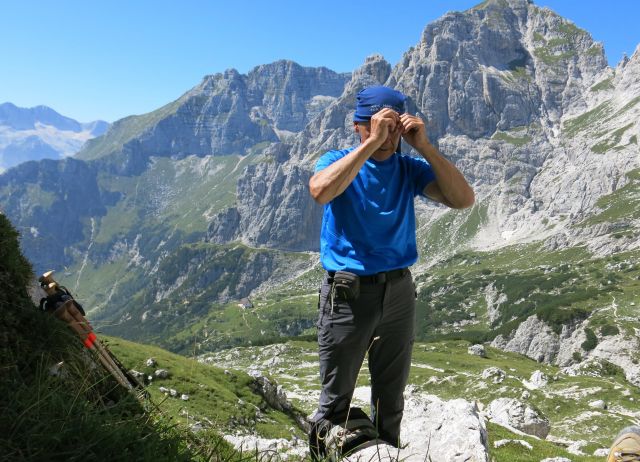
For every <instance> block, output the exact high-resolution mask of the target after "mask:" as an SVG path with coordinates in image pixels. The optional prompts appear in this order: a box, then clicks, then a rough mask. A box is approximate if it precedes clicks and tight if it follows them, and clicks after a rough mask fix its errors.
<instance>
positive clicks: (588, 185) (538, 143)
mask: <svg viewBox="0 0 640 462" xmlns="http://www.w3.org/2000/svg"><path fill="white" fill-rule="evenodd" d="M638 59H640V58H639V57H637V56H635V55H634V57H633V58H632V59H631V64H630V65H626V66H624V67H623V68H619V69H616V70H615V71H614V70H612V69H609V68H607V65H606V59H605V57H604V52H603V48H602V45H601V44H599V43H596V42H594V41H593V40H592V39H591V37H590V36H589V34H588V33H587V32H585V31H583V30H580V29H578V28H577V27H576V26H575V25H573V24H572V23H570V22H569V21H567V20H565V19H563V18H561V17H560V16H558V15H556V14H555V13H553V12H552V11H550V10H548V9H544V8H539V7H537V6H535V5H533V4H530V3H529V2H527V1H524V0H523V1H515V0H514V1H510V2H498V1H488V2H485V3H483V4H482V5H479V6H478V7H476V8H473V9H471V10H468V11H465V12H463V13H450V14H447V15H445V16H444V17H443V18H441V19H439V20H438V21H436V22H434V23H433V24H430V25H429V26H427V28H426V29H425V31H424V33H423V34H422V37H421V40H420V42H419V43H418V44H417V45H416V46H415V47H412V48H411V49H410V50H409V51H408V52H407V53H405V55H404V57H403V58H402V60H401V62H400V63H398V65H396V66H395V68H394V69H393V70H391V69H390V66H389V65H388V64H387V63H386V62H384V60H383V59H382V58H381V57H371V58H369V59H368V60H367V62H366V63H365V64H364V66H363V67H361V68H360V69H358V70H357V71H355V72H354V74H353V76H352V78H351V81H350V82H349V83H348V84H347V86H346V87H345V90H344V92H343V93H342V95H341V96H340V97H339V98H338V99H337V100H336V101H334V102H333V103H331V104H330V105H329V107H327V108H326V109H325V110H324V111H323V112H321V113H320V114H319V115H318V117H317V118H316V120H314V121H313V123H311V124H309V125H308V126H307V127H306V128H305V130H303V131H302V132H301V133H300V134H298V135H297V136H296V137H295V138H293V139H291V140H289V141H288V143H287V144H288V145H289V147H288V149H286V148H282V147H281V148H279V149H280V150H281V151H285V150H288V152H289V159H288V160H287V159H282V161H281V162H278V165H277V166H273V167H271V168H268V169H264V170H261V171H259V172H256V171H254V170H249V171H247V172H246V174H245V177H244V178H243V179H242V180H241V181H240V182H239V188H238V192H239V197H238V203H239V206H238V213H239V215H240V217H241V219H240V220H239V221H238V223H237V227H236V230H235V232H233V233H231V236H232V238H233V239H237V238H241V239H243V240H244V241H245V242H248V243H252V244H261V245H268V246H272V247H285V248H292V247H293V248H303V247H304V246H303V245H301V244H303V243H315V244H313V245H312V246H310V247H308V248H309V249H317V242H318V240H317V236H318V234H317V233H318V228H317V226H316V224H317V222H318V216H319V215H320V213H321V211H320V208H319V207H317V206H314V204H313V203H312V202H311V201H310V200H309V198H308V197H306V195H305V191H304V188H301V189H300V190H299V191H297V190H295V189H294V190H290V189H276V188H274V189H273V190H272V191H268V192H266V194H267V195H266V196H265V195H264V194H265V190H264V188H261V187H260V186H259V184H260V183H261V182H264V183H271V182H272V181H280V182H281V181H282V180H278V178H279V177H281V176H282V175H289V174H290V175H292V176H294V177H296V179H300V180H302V181H303V182H304V180H306V179H307V178H308V177H309V176H310V173H311V171H312V168H313V164H314V162H315V160H316V159H317V157H318V156H319V155H320V154H321V153H322V152H325V151H326V150H328V149H332V148H343V147H346V146H349V145H352V144H355V143H357V140H356V139H355V136H354V133H353V129H352V123H351V114H352V112H351V111H352V110H353V104H354V96H355V93H356V92H357V91H358V90H360V89H361V88H363V87H365V86H367V85H372V84H385V85H389V86H392V87H395V88H398V89H399V90H401V91H403V92H404V93H405V94H407V95H408V96H409V97H410V102H409V107H410V110H411V111H412V112H418V113H420V114H422V115H423V116H424V117H425V118H426V120H427V124H428V130H429V134H430V137H431V139H432V140H433V141H434V142H435V143H437V144H438V145H439V147H440V149H441V151H442V152H443V154H445V155H446V156H447V157H448V158H449V159H451V160H452V161H454V162H455V163H456V164H457V166H458V167H459V168H460V169H461V170H462V171H463V173H464V174H465V176H466V177H467V178H469V179H470V181H471V182H472V183H473V185H474V187H475V189H476V192H477V197H478V203H483V204H485V206H486V207H487V209H488V216H490V217H491V218H490V223H487V226H486V227H485V228H484V229H483V230H482V231H480V232H478V233H477V236H476V237H475V239H474V240H473V242H471V245H472V246H473V247H475V248H480V249H484V248H492V247H495V246H503V245H507V244H511V243H514V242H521V241H527V240H533V239H539V238H540V237H541V235H551V234H557V233H558V232H559V231H560V229H554V230H552V231H550V230H549V229H548V227H547V226H545V225H543V224H542V223H543V222H545V221H546V222H547V223H549V222H551V223H553V224H555V223H557V222H558V221H560V220H561V219H562V218H563V217H564V216H565V215H571V217H572V218H573V222H576V221H578V220H580V219H581V218H584V217H585V216H586V215H587V214H589V213H590V212H591V211H592V207H593V205H594V203H595V201H596V200H597V198H598V197H600V196H602V195H604V194H607V193H610V192H612V191H614V190H615V189H616V188H617V187H619V185H620V182H624V181H625V179H624V173H625V172H626V171H629V170H630V169H632V168H634V166H636V159H635V158H636V156H635V152H636V150H635V148H636V146H637V144H633V143H630V144H627V145H620V148H619V149H618V150H616V151H615V152H614V153H612V154H611V155H607V156H601V155H596V154H594V152H593V150H591V149H588V148H587V147H588V146H590V145H591V144H594V141H592V140H591V139H589V140H585V137H587V138H590V137H591V136H592V135H591V134H590V133H592V132H591V131H590V130H587V129H586V128H587V127H582V126H581V123H583V120H582V119H579V117H580V114H587V115H586V116H584V117H583V118H586V119H587V120H586V121H584V122H585V123H587V124H588V123H590V122H592V117H590V114H591V112H590V110H592V109H593V108H594V107H597V106H598V105H599V104H602V101H607V100H609V101H610V102H609V103H608V104H614V101H616V100H619V101H622V99H621V98H620V97H619V96H618V97H616V96H614V95H616V94H618V95H619V94H620V93H624V94H625V95H626V97H625V101H629V100H633V97H634V95H635V92H636V89H635V88H636V85H637V80H638V74H637V71H636V70H635V69H634V67H635V66H636V61H638ZM607 79H608V80H607ZM598 82H607V84H606V85H605V84H602V83H601V84H600V86H599V87H598ZM618 82H620V83H621V85H622V82H625V83H624V84H623V86H618ZM594 88H595V89H594ZM622 107H623V106H622V105H619V106H618V107H617V109H618V110H620V109H622ZM633 107H635V105H633ZM632 109H633V108H631V107H629V108H626V110H627V111H628V110H632ZM610 110H611V112H610V113H611V114H615V113H616V112H617V111H616V110H614V109H613V107H611V108H610ZM632 113H633V111H632ZM625 117H632V114H627V115H626V116H625ZM593 119H594V120H593V122H594V123H604V126H603V127H602V131H601V132H600V134H601V135H607V134H611V133H612V132H614V131H615V129H616V127H619V126H620V124H622V123H624V122H623V121H622V120H619V118H615V117H614V118H610V119H608V120H606V121H601V120H597V121H596V120H595V117H593ZM625 120H626V119H625ZM634 130H635V131H634ZM637 130H638V128H637V125H635V126H632V127H629V128H628V133H627V135H626V136H627V139H631V137H632V136H633V135H632V134H631V133H635V132H637ZM283 157H284V156H283ZM300 168H302V169H303V171H304V172H305V174H304V175H301V173H300V170H299V169H300ZM595 169H598V170H599V172H600V173H599V174H596V173H595V172H594V170H595ZM559 171H562V172H567V174H569V175H572V177H571V180H572V181H558V172H559ZM256 176H259V177H260V179H259V180H256V179H255V178H256ZM596 178H597V179H596ZM254 182H257V184H256V185H255V188H248V189H247V187H246V186H247V185H252V184H253V183H254ZM266 200H268V202H269V203H271V204H273V206H271V207H267V208H266V209H265V208H264V207H260V206H259V204H261V203H264V202H265V201H266ZM292 202H293V203H296V204H299V210H298V211H292V210H291V207H290V204H291V203H292ZM258 207H260V208H259V209H260V213H259V214H253V213H252V212H251V211H254V210H256V209H257V208H258ZM292 213H293V214H294V215H295V217H296V220H295V222H296V223H298V226H300V228H298V229H299V231H298V234H300V235H304V236H305V237H307V236H309V237H310V236H312V238H305V239H306V240H305V241H302V242H299V243H298V244H297V246H292V245H291V237H290V236H291V234H290V232H285V233H281V236H284V239H283V238H281V237H279V235H278V233H272V232H270V231H272V228H271V227H264V226H263V223H264V222H265V221H267V222H269V223H275V224H276V226H275V227H276V228H278V229H288V230H289V231H292V229H291V228H289V227H288V223H286V221H277V220H278V217H283V216H291V214H292ZM439 213H441V212H440V211H436V210H435V209H431V210H426V211H425V214H424V218H425V219H426V220H430V219H431V218H430V217H434V216H435V217H437V216H438V214H439ZM243 214H244V218H242V217H243ZM265 218H267V219H266V220H265ZM305 218H306V220H304V219H305ZM221 219H223V217H220V218H218V219H214V222H213V226H212V227H211V228H210V238H211V239H213V240H214V241H224V236H221V235H220V236H216V235H215V234H216V233H215V230H216V229H218V228H219V227H220V225H219V224H218V221H220V220H221ZM274 220H276V221H274ZM565 225H566V223H565V224H563V225H562V226H560V227H559V228H565ZM256 230H258V231H256ZM562 231H564V229H562ZM572 233H574V234H575V231H573V232H572Z"/></svg>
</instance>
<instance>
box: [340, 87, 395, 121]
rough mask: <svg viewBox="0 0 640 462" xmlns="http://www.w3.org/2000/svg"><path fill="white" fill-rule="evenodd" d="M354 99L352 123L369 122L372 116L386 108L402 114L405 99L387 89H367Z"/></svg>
mask: <svg viewBox="0 0 640 462" xmlns="http://www.w3.org/2000/svg"><path fill="white" fill-rule="evenodd" d="M356 99H357V104H356V112H355V114H353V121H354V122H369V121H370V120H371V116H372V115H374V114H375V113H376V112H378V111H379V110H381V109H384V108H386V107H387V108H389V109H393V110H394V111H396V112H397V113H399V114H402V113H403V112H404V102H405V100H406V99H407V97H406V96H404V95H403V94H402V93H400V92H399V91H396V90H393V89H391V88H389V87H369V88H365V89H364V90H361V91H360V93H358V96H357V97H356Z"/></svg>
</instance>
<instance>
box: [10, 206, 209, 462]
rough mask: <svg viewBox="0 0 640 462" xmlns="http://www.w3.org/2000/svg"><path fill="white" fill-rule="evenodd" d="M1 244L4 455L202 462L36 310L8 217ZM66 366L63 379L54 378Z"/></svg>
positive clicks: (66, 331) (27, 271)
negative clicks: (58, 366) (54, 368)
mask: <svg viewBox="0 0 640 462" xmlns="http://www.w3.org/2000/svg"><path fill="white" fill-rule="evenodd" d="M0 244H1V245H0V331H1V332H2V334H3V335H1V336H0V370H2V371H3V372H2V380H1V381H0V415H2V419H0V428H2V432H0V458H1V459H2V460H12V461H20V460H25V461H26V460H45V459H46V460H52V461H56V460H61V461H62V460H65V461H67V460H80V459H82V460H107V459H109V460H141V461H144V460H167V461H173V460H198V459H197V454H196V451H193V450H191V449H189V447H188V446H189V443H188V441H187V440H186V439H184V437H183V436H181V435H180V434H179V432H177V431H175V429H173V428H172V427H171V426H170V425H169V422H167V421H166V420H164V419H163V418H162V417H161V416H160V415H157V414H153V413H151V414H148V413H145V411H144V409H143V407H142V406H141V404H140V403H139V402H138V401H136V400H135V399H134V398H133V397H132V396H131V395H129V394H126V393H125V392H123V391H122V390H121V389H120V388H119V387H118V386H117V384H116V382H115V381H114V380H113V378H111V376H109V375H107V374H106V373H105V372H104V370H103V369H102V368H100V367H98V368H95V367H93V366H92V365H93V362H92V361H91V360H88V357H87V351H86V350H85V349H84V348H83V347H82V345H81V343H80V342H79V341H78V339H77V337H75V336H74V335H72V334H71V332H70V330H69V329H68V327H67V326H65V325H64V324H62V323H61V322H59V321H58V320H57V319H55V318H54V317H52V316H50V315H47V314H45V313H42V312H39V311H37V310H36V308H35V307H34V306H33V304H32V303H31V301H30V299H29V297H28V296H27V293H26V285H27V284H28V283H29V282H30V280H31V278H32V275H31V268H30V266H29V264H28V263H27V262H26V261H25V260H24V258H23V257H22V256H21V255H20V251H19V249H18V242H17V233H15V231H14V230H13V228H12V227H11V225H10V224H9V222H8V220H7V219H6V218H5V216H4V215H2V214H0ZM60 361H63V365H62V374H61V375H58V376H53V375H51V374H50V372H49V370H50V368H51V366H53V365H55V364H58V363H60Z"/></svg>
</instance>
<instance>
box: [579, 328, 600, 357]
mask: <svg viewBox="0 0 640 462" xmlns="http://www.w3.org/2000/svg"><path fill="white" fill-rule="evenodd" d="M584 333H585V334H586V335H587V339H586V340H585V341H584V342H582V345H580V346H581V347H582V349H583V350H585V351H591V350H593V349H594V348H595V347H596V345H597V344H598V337H596V334H595V333H594V332H593V330H592V329H589V328H588V327H587V328H585V330H584Z"/></svg>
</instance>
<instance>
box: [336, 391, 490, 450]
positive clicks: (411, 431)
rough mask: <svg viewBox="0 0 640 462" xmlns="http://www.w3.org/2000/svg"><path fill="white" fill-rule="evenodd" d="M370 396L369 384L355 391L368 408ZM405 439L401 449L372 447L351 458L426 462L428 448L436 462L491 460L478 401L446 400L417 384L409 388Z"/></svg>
mask: <svg viewBox="0 0 640 462" xmlns="http://www.w3.org/2000/svg"><path fill="white" fill-rule="evenodd" d="M370 397H371V390H370V388H369V387H358V388H356V390H355V392H354V401H355V403H356V405H360V406H361V407H364V408H366V407H365V406H366V405H367V403H368V402H369V401H370ZM401 438H402V441H403V443H405V444H407V447H406V448H403V449H402V450H401V451H398V449H395V448H391V447H390V446H379V447H371V448H367V449H363V450H362V451H358V452H357V453H356V454H354V455H353V456H352V457H351V458H349V459H347V460H349V461H356V460H358V458H359V459H360V460H361V461H362V462H365V461H369V460H375V461H376V462H377V461H378V458H377V457H378V454H380V455H381V456H382V458H381V459H380V460H383V461H392V460H393V461H397V460H401V461H406V462H424V460H425V457H426V455H427V449H428V455H429V457H431V459H432V460H434V461H436V460H438V461H448V462H449V461H451V462H464V461H468V462H486V461H488V451H487V430H486V427H485V424H484V420H483V419H482V418H481V417H480V415H479V412H478V408H477V406H476V404H475V403H471V402H468V401H465V400H463V399H456V400H452V401H443V400H441V399H440V398H438V397H437V396H433V395H428V394H425V393H422V392H421V391H419V390H418V389H417V388H415V387H413V386H409V387H407V389H406V390H405V409H404V418H403V420H402V429H401ZM356 456H357V457H356Z"/></svg>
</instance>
